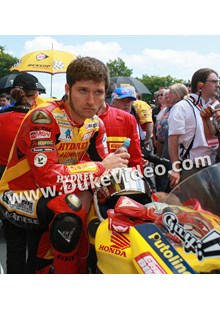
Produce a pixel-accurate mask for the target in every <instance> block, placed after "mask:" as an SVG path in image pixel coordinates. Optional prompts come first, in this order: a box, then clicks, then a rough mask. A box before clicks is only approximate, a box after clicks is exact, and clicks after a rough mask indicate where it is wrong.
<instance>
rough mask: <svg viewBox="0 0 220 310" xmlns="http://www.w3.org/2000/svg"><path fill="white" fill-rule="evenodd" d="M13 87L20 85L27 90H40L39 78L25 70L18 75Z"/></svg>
mask: <svg viewBox="0 0 220 310" xmlns="http://www.w3.org/2000/svg"><path fill="white" fill-rule="evenodd" d="M13 87H19V88H23V89H25V90H38V88H39V86H38V79H37V78H36V77H35V76H33V75H32V74H29V73H27V72H23V73H20V74H18V75H17V76H16V78H15V79H14V82H13Z"/></svg>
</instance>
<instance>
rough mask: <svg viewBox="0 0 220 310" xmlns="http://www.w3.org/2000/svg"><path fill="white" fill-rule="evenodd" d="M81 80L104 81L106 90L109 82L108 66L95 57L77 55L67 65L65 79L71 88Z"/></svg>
mask: <svg viewBox="0 0 220 310" xmlns="http://www.w3.org/2000/svg"><path fill="white" fill-rule="evenodd" d="M82 80H85V81H88V80H93V81H96V82H101V81H104V82H105V91H107V89H108V87H109V83H110V76H109V70H108V67H107V66H106V65H105V64H104V63H103V62H101V61H100V60H98V59H96V58H93V57H81V56H79V57H77V58H76V59H75V60H73V61H72V62H71V63H70V64H69V65H68V67H67V70H66V81H67V84H68V85H69V87H70V88H71V87H72V86H73V84H75V83H76V82H77V81H82Z"/></svg>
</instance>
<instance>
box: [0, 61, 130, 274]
mask: <svg viewBox="0 0 220 310" xmlns="http://www.w3.org/2000/svg"><path fill="white" fill-rule="evenodd" d="M66 78H67V83H66V85H65V93H66V95H67V96H68V100H67V101H63V102H57V103H55V102H50V103H49V102H45V103H42V104H40V105H39V106H37V107H36V108H34V109H32V110H31V111H30V112H29V113H28V114H27V116H26V117H25V118H24V121H23V123H22V125H21V127H20V129H19V131H18V134H17V137H16V139H15V143H14V146H13V148H12V151H11V153H10V157H9V162H8V165H7V168H6V170H5V172H4V174H3V176H2V179H1V182H0V203H1V205H0V207H1V212H2V213H3V215H4V216H5V217H6V218H8V219H9V220H11V221H12V222H13V223H15V225H18V226H21V227H25V228H33V229H41V230H42V234H41V239H40V240H39V243H38V244H36V251H37V255H36V256H39V257H41V259H36V270H39V269H40V270H41V271H42V270H43V268H44V271H45V270H46V271H48V270H49V269H48V265H49V264H48V261H49V262H51V260H50V259H49V260H48V261H47V260H45V259H42V257H44V258H52V257H53V258H54V272H55V273H85V272H86V268H85V262H86V255H87V250H88V248H87V247H88V243H87V236H86V213H87V212H88V211H89V210H88V209H89V203H87V199H88V198H90V195H91V194H90V191H89V190H85V189H89V188H90V187H91V185H92V184H93V182H94V180H95V178H96V177H98V176H100V175H101V174H102V173H103V172H104V171H105V169H109V168H115V167H127V164H128V160H129V157H130V155H129V154H128V153H122V154H114V155H113V156H110V157H109V156H107V154H108V152H107V145H106V135H105V128H104V125H103V123H102V121H101V120H100V119H99V118H98V117H97V116H94V115H95V114H96V113H97V111H98V110H99V109H100V106H101V105H102V103H103V100H104V98H105V92H106V90H107V88H108V85H109V73H108V69H107V67H106V66H105V65H104V64H103V63H102V62H101V61H99V60H97V59H95V58H91V57H79V58H77V59H76V60H74V61H73V62H71V63H70V64H69V66H68V68H67V72H66ZM111 155H112V154H111ZM88 157H89V159H90V161H89V162H85V161H84V159H87V160H88ZM88 184H89V186H90V187H89V186H88ZM46 190H47V191H46ZM48 191H49V194H48ZM73 192H74V193H75V194H77V195H75V194H73ZM81 202H82V203H81ZM85 204H86V206H85ZM86 208H87V210H86ZM37 246H38V249H37ZM51 250H52V256H51ZM36 272H37V271H36Z"/></svg>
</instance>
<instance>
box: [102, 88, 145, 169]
mask: <svg viewBox="0 0 220 310" xmlns="http://www.w3.org/2000/svg"><path fill="white" fill-rule="evenodd" d="M126 98H128V99H129V100H135V99H136V98H135V97H133V96H132V94H131V93H130V91H129V90H128V91H127V92H126V91H124V92H122V93H120V94H118V95H117V99H118V100H121V99H126ZM98 116H99V117H100V118H101V119H102V121H103V122H104V125H105V128H106V135H107V144H108V151H109V152H110V153H114V152H115V151H116V149H117V148H119V147H120V146H121V145H122V144H123V142H124V141H125V140H126V139H127V138H130V139H131V141H130V146H129V149H128V152H129V154H130V158H129V163H128V167H136V168H138V169H140V171H141V172H142V171H143V163H142V154H141V147H140V140H139V134H138V130H137V121H136V119H135V117H134V116H133V115H131V114H130V113H128V112H126V111H123V110H122V109H118V108H114V107H111V106H109V105H108V103H107V102H105V101H104V102H103V106H102V107H101V109H100V110H99V111H98Z"/></svg>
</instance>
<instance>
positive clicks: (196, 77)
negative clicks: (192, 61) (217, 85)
mask: <svg viewBox="0 0 220 310" xmlns="http://www.w3.org/2000/svg"><path fill="white" fill-rule="evenodd" d="M211 73H215V74H216V75H217V77H218V73H217V72H216V71H215V70H213V69H211V68H201V69H199V70H197V71H196V72H195V73H194V74H193V76H192V80H191V90H192V93H194V94H196V93H197V91H198V89H197V83H198V82H202V83H205V82H206V80H207V78H208V77H209V75H210V74H211Z"/></svg>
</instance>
